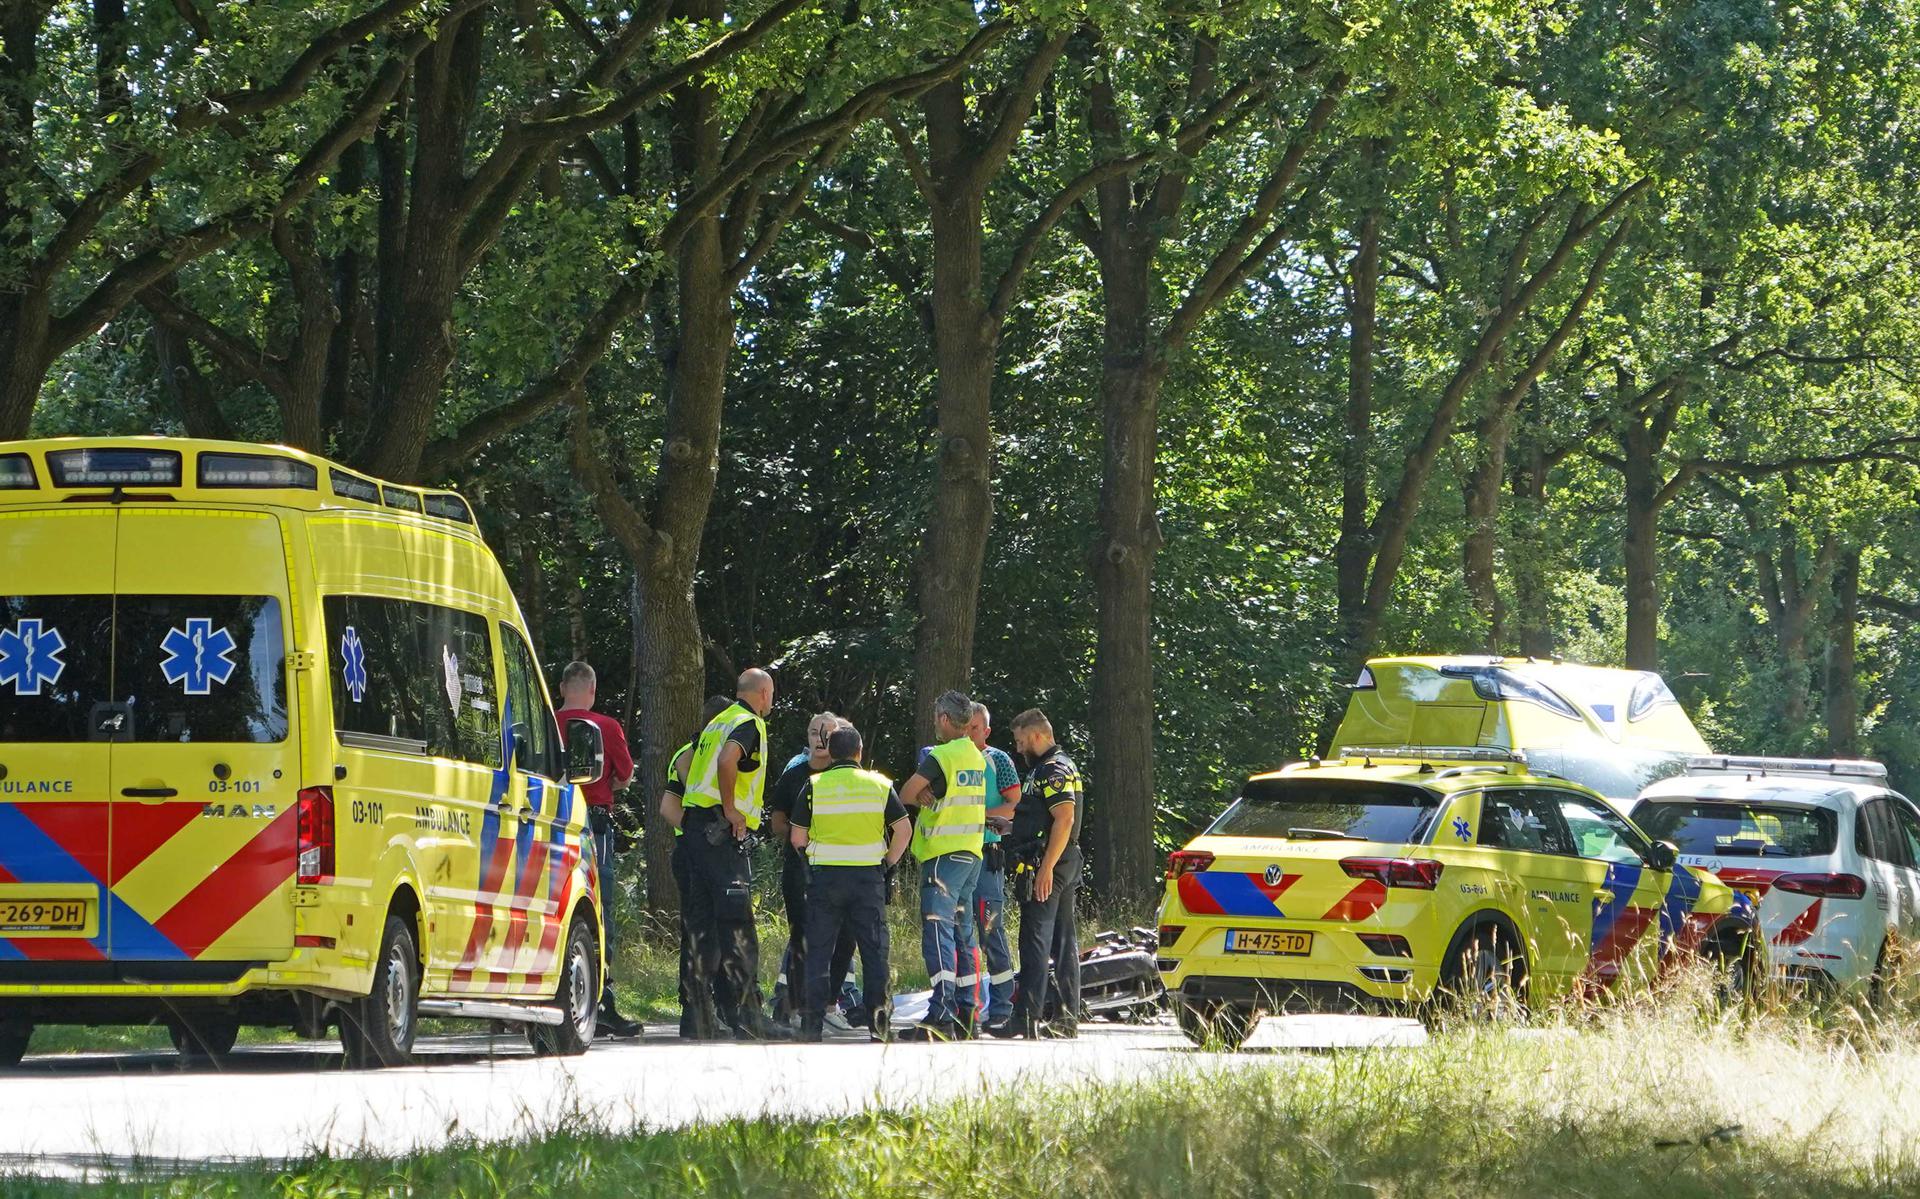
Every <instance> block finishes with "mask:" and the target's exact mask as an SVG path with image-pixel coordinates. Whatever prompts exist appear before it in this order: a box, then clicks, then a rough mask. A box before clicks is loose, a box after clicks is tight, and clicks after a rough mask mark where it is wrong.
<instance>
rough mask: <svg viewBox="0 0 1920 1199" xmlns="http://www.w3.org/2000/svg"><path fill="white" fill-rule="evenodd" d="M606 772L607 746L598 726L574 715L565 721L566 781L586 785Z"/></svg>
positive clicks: (596, 780)
mask: <svg viewBox="0 0 1920 1199" xmlns="http://www.w3.org/2000/svg"><path fill="white" fill-rule="evenodd" d="M606 773H607V746H606V742H605V741H603V740H602V739H601V736H600V726H599V725H597V724H595V723H593V721H591V720H581V719H580V718H578V717H575V718H574V719H572V720H569V721H567V781H568V782H569V783H576V784H578V785H580V786H583V787H584V786H586V785H587V784H589V783H597V782H599V781H600V780H601V779H602V778H604V777H605V776H606Z"/></svg>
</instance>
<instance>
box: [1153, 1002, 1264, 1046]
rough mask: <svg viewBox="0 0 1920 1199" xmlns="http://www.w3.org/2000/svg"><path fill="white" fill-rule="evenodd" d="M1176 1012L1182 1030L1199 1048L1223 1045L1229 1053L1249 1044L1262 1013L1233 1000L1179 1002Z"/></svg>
mask: <svg viewBox="0 0 1920 1199" xmlns="http://www.w3.org/2000/svg"><path fill="white" fill-rule="evenodd" d="M1173 1014H1174V1019H1176V1020H1178V1021H1179V1022H1180V1031H1181V1032H1183V1033H1185V1034H1186V1037H1187V1040H1189V1041H1192V1042H1193V1044H1194V1046H1195V1047H1196V1048H1199V1049H1221V1050H1225V1051H1226V1052H1228V1053H1232V1052H1233V1051H1234V1050H1236V1049H1238V1048H1240V1046H1242V1045H1244V1044H1246V1043H1247V1038H1248V1037H1250V1036H1252V1035H1253V1030H1254V1028H1255V1027H1257V1026H1258V1025H1259V1023H1260V1015H1259V1013H1257V1012H1255V1011H1254V1010H1253V1009H1252V1008H1244V1007H1235V1006H1234V1005H1233V1004H1230V1003H1209V1004H1205V1005H1195V1004H1189V1003H1176V1004H1174V1005H1173Z"/></svg>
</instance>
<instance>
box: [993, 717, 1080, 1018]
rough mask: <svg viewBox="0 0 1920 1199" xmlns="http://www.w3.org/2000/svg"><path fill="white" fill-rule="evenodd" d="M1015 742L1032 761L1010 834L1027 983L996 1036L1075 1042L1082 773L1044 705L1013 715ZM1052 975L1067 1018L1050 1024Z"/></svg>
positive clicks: (1021, 984) (1023, 981)
mask: <svg viewBox="0 0 1920 1199" xmlns="http://www.w3.org/2000/svg"><path fill="white" fill-rule="evenodd" d="M1013 742H1014V746H1015V748H1017V749H1018V750H1019V751H1020V753H1021V754H1022V756H1024V757H1025V758H1026V759H1027V761H1029V762H1030V763H1032V771H1031V773H1029V774H1028V775H1027V780H1026V783H1025V785H1024V786H1023V787H1022V788H1021V791H1020V804H1019V806H1018V807H1017V808H1015V809H1014V814H1013V831H1012V832H1011V833H1010V834H1009V835H1008V844H1009V847H1010V848H1009V851H1008V852H1009V854H1010V855H1011V857H1012V859H1013V862H1014V867H1013V869H1014V872H1015V873H1014V875H1013V876H1012V877H1011V878H1010V879H1009V881H1010V883H1011V884H1012V887H1011V889H1012V890H1013V891H1014V892H1015V894H1016V895H1018V896H1019V898H1020V982H1019V990H1018V991H1017V992H1016V993H1015V995H1014V1000H1013V1018H1012V1019H1011V1020H1008V1021H1007V1022H1006V1023H1005V1024H1003V1025H998V1026H995V1027H993V1028H990V1029H989V1030H988V1031H989V1032H991V1033H992V1034H993V1035H994V1036H996V1037H1028V1038H1034V1037H1040V1036H1050V1037H1074V1036H1077V1035H1079V1023H1080V941H1079V934H1078V930H1077V929H1076V928H1075V925H1074V892H1075V891H1077V890H1078V889H1079V886H1080V865H1081V859H1080V847H1079V846H1078V845H1077V844H1075V843H1074V835H1075V833H1076V831H1077V829H1076V826H1075V819H1076V814H1077V813H1078V811H1079V808H1080V802H1081V799H1080V794H1081V793H1080V768H1079V767H1077V766H1075V765H1074V764H1073V759H1072V758H1069V757H1068V756H1067V755H1066V751H1064V750H1062V749H1061V748H1060V746H1059V745H1058V744H1057V743H1055V741H1054V739H1053V725H1052V723H1051V722H1050V721H1048V720H1047V715H1046V713H1044V712H1042V711H1040V709H1038V708H1029V709H1027V710H1026V711H1024V712H1022V713H1020V715H1018V716H1016V717H1014V718H1013ZM1022 876H1024V877H1022ZM1049 966H1052V967H1053V969H1051V970H1050V969H1049ZM1050 976H1052V977H1053V978H1057V980H1058V982H1059V986H1060V996H1059V1007H1060V1015H1059V1017H1058V1019H1056V1020H1055V1022H1054V1023H1053V1024H1052V1025H1043V1024H1042V1020H1043V1019H1044V1015H1043V1013H1044V1012H1045V1011H1046V1008H1047V989H1048V985H1049V982H1050Z"/></svg>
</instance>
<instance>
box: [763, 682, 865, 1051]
mask: <svg viewBox="0 0 1920 1199" xmlns="http://www.w3.org/2000/svg"><path fill="white" fill-rule="evenodd" d="M847 727H851V726H850V724H849V722H848V721H845V720H842V719H841V718H840V717H838V716H836V715H834V714H833V713H832V712H821V713H819V714H817V715H816V716H814V718H813V719H812V720H810V721H808V722H807V745H806V748H805V749H803V750H801V751H800V752H799V753H797V754H795V755H793V757H792V758H790V759H788V761H787V768H786V769H785V770H783V771H781V772H780V777H778V778H776V779H775V780H774V781H773V789H772V792H771V793H770V795H769V797H768V799H767V827H768V828H770V829H772V830H773V840H774V842H775V843H776V844H778V845H781V846H783V847H784V849H783V852H782V853H781V855H780V857H781V859H782V860H781V864H780V898H781V899H782V901H783V902H784V903H785V904H786V908H787V950H786V953H785V954H783V955H782V956H781V959H780V975H779V978H778V979H776V980H775V982H774V987H773V1018H774V1019H775V1020H776V1021H785V1020H787V1019H789V1018H795V1019H797V1018H798V1016H799V1014H800V1009H801V1008H802V1007H804V1006H805V1002H804V1001H805V999H806V994H807V977H808V974H807V950H808V942H807V857H806V855H805V854H804V853H802V852H801V851H800V850H799V849H798V848H797V847H796V846H794V845H793V844H792V843H791V841H790V830H791V828H792V825H791V823H790V822H791V820H792V817H793V811H794V808H795V807H796V806H797V805H798V804H799V802H800V797H801V796H802V795H803V794H804V793H805V792H806V789H807V783H808V782H809V781H810V780H812V778H813V777H814V776H815V775H816V774H819V773H820V772H821V771H822V770H825V769H826V768H827V767H829V766H831V765H833V756H832V754H831V753H830V752H829V751H828V748H827V738H828V737H830V736H832V734H833V730H835V729H838V728H847ZM853 949H854V943H853V930H852V928H851V927H850V926H849V927H846V928H844V929H842V931H841V934H840V939H839V940H838V941H837V942H836V943H835V944H834V946H833V961H834V965H835V974H834V977H835V978H844V977H846V976H847V973H848V970H849V969H850V968H851V967H852V965H853ZM835 1027H838V1028H848V1027H850V1026H849V1025H848V1024H847V1023H846V1021H845V1020H841V1021H840V1022H839V1023H838V1024H837V1025H835Z"/></svg>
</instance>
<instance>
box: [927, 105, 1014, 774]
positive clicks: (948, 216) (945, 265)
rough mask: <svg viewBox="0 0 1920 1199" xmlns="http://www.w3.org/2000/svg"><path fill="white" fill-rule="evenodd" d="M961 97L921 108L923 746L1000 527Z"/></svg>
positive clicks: (989, 345)
mask: <svg viewBox="0 0 1920 1199" xmlns="http://www.w3.org/2000/svg"><path fill="white" fill-rule="evenodd" d="M964 105H965V98H964V91H963V89H962V86H961V85H960V84H959V83H947V84H942V85H941V86H940V87H937V88H935V89H933V91H932V92H930V93H929V94H928V95H927V96H926V97H925V98H924V99H923V101H922V108H923V110H924V112H925V114H926V123H927V148H928V159H929V162H928V169H929V172H930V173H931V176H932V180H933V187H932V188H931V194H929V195H928V196H927V201H928V205H927V206H928V215H929V217H930V221H931V224H932V228H933V280H932V292H933V305H932V311H933V322H932V324H933V350H934V364H935V375H936V384H935V410H936V432H935V439H936V444H935V451H934V479H933V500H932V503H931V505H930V507H929V509H928V512H927V525H926V533H925V535H924V536H923V537H922V538H921V541H920V552H919V560H918V562H917V563H916V570H915V578H916V580H917V582H918V585H919V592H920V594H919V600H920V604H919V608H920V623H919V626H918V628H917V629H916V630H915V635H914V710H913V727H914V737H915V739H916V744H919V745H925V744H927V743H928V742H929V741H930V740H931V739H932V737H933V701H934V699H935V697H937V696H938V695H939V694H940V693H941V692H943V691H946V690H948V689H950V688H960V689H962V690H964V689H965V688H966V686H967V684H968V681H969V679H970V678H971V677H972V672H973V634H974V622H975V618H976V616H977V615H978V612H979V606H980V577H981V572H982V570H983V568H984V563H985V559H986V552H987V533H988V530H989V528H990V527H991V525H992V522H993V483H992V470H993V431H992V419H991V418H992V409H993V375H994V354H995V351H996V349H997V348H998V341H999V338H998V337H997V335H996V334H997V330H995V329H993V328H992V327H991V322H990V321H989V318H988V312H987V300H986V294H985V283H984V280H983V268H982V254H983V241H984V237H985V231H984V229H983V227H982V224H981V220H982V204H983V198H984V189H983V188H982V187H979V186H976V185H975V183H974V182H973V181H972V180H971V179H970V178H968V176H969V174H970V167H971V159H970V157H969V154H968V150H969V147H968V145H967V142H968V141H969V138H968V131H967V126H966V116H965V107H964Z"/></svg>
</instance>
